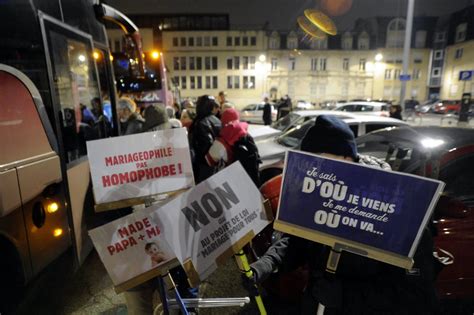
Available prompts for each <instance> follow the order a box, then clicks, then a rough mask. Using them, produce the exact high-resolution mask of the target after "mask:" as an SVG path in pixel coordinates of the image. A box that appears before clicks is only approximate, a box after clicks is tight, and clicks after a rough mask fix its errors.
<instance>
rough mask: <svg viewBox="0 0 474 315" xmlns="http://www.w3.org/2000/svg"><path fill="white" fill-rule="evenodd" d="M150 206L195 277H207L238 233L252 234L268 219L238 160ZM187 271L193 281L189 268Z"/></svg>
mask: <svg viewBox="0 0 474 315" xmlns="http://www.w3.org/2000/svg"><path fill="white" fill-rule="evenodd" d="M150 208H151V209H153V210H152V214H151V216H152V218H154V219H155V221H157V222H161V224H163V226H164V227H166V229H163V231H162V232H163V236H164V238H165V239H166V241H167V242H168V243H169V244H170V246H171V247H172V248H173V250H174V253H175V254H176V257H177V258H178V259H179V261H180V262H181V264H183V265H184V267H185V270H186V271H187V272H188V271H189V268H187V265H189V264H188V263H189V260H190V261H191V262H192V267H193V268H192V269H193V273H194V272H195V273H197V276H198V278H199V279H194V280H195V281H199V280H203V279H205V278H206V277H208V276H209V275H210V274H211V273H212V272H213V271H214V270H216V268H217V266H218V265H219V263H218V262H219V261H221V260H222V259H223V257H225V258H227V256H228V254H229V251H230V252H235V251H237V250H238V249H237V248H236V247H239V246H240V247H242V246H243V245H245V244H241V242H242V239H244V238H245V239H246V240H247V239H248V238H249V235H250V237H252V236H253V235H256V234H258V233H259V232H260V231H261V230H263V228H265V226H267V225H268V224H269V223H270V222H269V221H268V217H267V215H266V213H265V210H264V206H263V203H262V196H261V195H260V192H259V190H258V189H257V187H256V186H255V184H254V183H253V182H252V180H251V179H250V177H249V176H248V175H247V173H246V172H245V170H244V168H243V167H242V165H241V164H240V162H236V163H234V164H232V165H230V166H228V167H227V168H225V169H224V170H222V171H220V172H219V173H217V174H215V175H214V176H212V177H210V178H209V179H207V180H206V181H204V182H202V183H200V184H199V185H197V186H195V187H194V188H192V189H190V190H189V191H187V192H185V193H183V194H181V195H179V196H178V197H177V198H175V199H174V200H172V201H170V202H169V203H167V204H165V205H164V206H161V207H159V206H152V207H150ZM249 240H250V239H248V240H247V242H248V241H249ZM233 245H234V247H233ZM216 260H217V261H216ZM188 277H189V278H190V280H191V281H192V282H193V283H194V282H195V281H194V280H193V277H192V275H190V274H189V272H188Z"/></svg>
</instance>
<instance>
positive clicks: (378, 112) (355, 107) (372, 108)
mask: <svg viewBox="0 0 474 315" xmlns="http://www.w3.org/2000/svg"><path fill="white" fill-rule="evenodd" d="M335 110H338V111H343V112H356V113H358V114H365V115H374V116H382V117H389V116H390V113H389V111H388V110H389V105H388V104H387V103H381V102H350V103H346V104H341V105H339V106H337V107H336V108H335Z"/></svg>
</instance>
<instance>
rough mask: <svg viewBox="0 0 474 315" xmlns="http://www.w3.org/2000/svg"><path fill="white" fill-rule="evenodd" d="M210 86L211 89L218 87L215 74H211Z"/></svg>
mask: <svg viewBox="0 0 474 315" xmlns="http://www.w3.org/2000/svg"><path fill="white" fill-rule="evenodd" d="M212 88H213V89H218V86H217V76H216V75H214V76H212Z"/></svg>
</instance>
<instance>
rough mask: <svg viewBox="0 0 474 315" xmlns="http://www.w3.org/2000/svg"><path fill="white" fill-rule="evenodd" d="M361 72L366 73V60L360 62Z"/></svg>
mask: <svg viewBox="0 0 474 315" xmlns="http://www.w3.org/2000/svg"><path fill="white" fill-rule="evenodd" d="M359 71H365V59H360V60H359Z"/></svg>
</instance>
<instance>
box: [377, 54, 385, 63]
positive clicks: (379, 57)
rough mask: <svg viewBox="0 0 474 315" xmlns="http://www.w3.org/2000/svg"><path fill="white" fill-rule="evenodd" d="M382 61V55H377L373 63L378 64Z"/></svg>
mask: <svg viewBox="0 0 474 315" xmlns="http://www.w3.org/2000/svg"><path fill="white" fill-rule="evenodd" d="M382 59H383V55H382V54H381V53H378V54H376V55H375V61H377V62H380V61H382Z"/></svg>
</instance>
